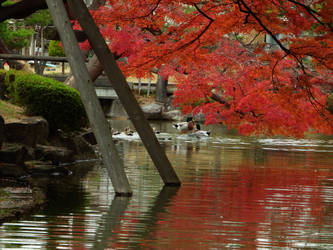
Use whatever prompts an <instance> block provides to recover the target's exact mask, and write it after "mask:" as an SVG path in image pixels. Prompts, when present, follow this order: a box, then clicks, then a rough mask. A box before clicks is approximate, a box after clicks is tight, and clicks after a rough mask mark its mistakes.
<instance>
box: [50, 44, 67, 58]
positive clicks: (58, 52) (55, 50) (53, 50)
mask: <svg viewBox="0 0 333 250" xmlns="http://www.w3.org/2000/svg"><path fill="white" fill-rule="evenodd" d="M49 56H65V53H64V50H63V48H62V47H61V46H60V41H55V40H51V41H50V44H49Z"/></svg>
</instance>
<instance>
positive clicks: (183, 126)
mask: <svg viewBox="0 0 333 250" xmlns="http://www.w3.org/2000/svg"><path fill="white" fill-rule="evenodd" d="M172 126H173V127H174V128H175V129H177V130H179V131H180V132H182V133H183V134H186V133H187V132H189V131H192V130H193V128H194V121H193V117H188V118H187V119H186V122H180V123H175V124H173V125H172Z"/></svg>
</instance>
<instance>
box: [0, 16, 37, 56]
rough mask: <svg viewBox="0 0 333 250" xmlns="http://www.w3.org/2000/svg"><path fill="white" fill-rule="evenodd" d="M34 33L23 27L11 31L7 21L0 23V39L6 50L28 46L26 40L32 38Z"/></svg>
mask: <svg viewBox="0 0 333 250" xmlns="http://www.w3.org/2000/svg"><path fill="white" fill-rule="evenodd" d="M33 33H34V31H33V30H32V29H26V28H24V27H18V28H16V29H13V28H11V27H10V25H9V23H8V21H5V22H2V23H0V37H1V38H2V39H3V41H4V43H5V44H6V46H7V47H8V49H10V50H13V49H21V48H23V47H25V46H27V45H28V43H29V40H28V38H29V37H31V36H32V34H33Z"/></svg>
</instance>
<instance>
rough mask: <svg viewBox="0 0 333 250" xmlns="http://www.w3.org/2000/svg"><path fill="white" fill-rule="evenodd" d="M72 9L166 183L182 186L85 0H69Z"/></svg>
mask: <svg viewBox="0 0 333 250" xmlns="http://www.w3.org/2000/svg"><path fill="white" fill-rule="evenodd" d="M68 3H69V4H70V7H71V10H72V12H73V13H74V15H75V16H76V18H77V19H78V21H79V23H80V25H81V27H82V29H83V30H84V32H85V33H86V35H87V37H88V40H89V42H90V45H91V47H92V48H93V50H94V52H95V54H96V55H97V57H98V60H99V61H100V62H101V64H102V65H103V68H104V71H105V73H106V75H107V77H108V79H109V81H110V82H111V84H112V86H113V88H114V89H115V91H116V93H117V95H118V97H119V99H120V101H121V103H122V104H123V106H124V108H125V110H126V112H127V114H128V116H129V118H130V119H131V121H132V123H133V125H134V127H135V129H136V130H137V131H138V133H139V135H140V137H141V140H142V142H143V144H144V145H145V147H146V149H147V151H148V153H149V154H150V157H151V159H152V160H153V162H154V164H155V167H156V168H157V170H158V171H159V174H160V176H161V178H162V179H163V181H164V183H165V184H166V185H175V186H179V185H180V180H179V179H178V176H177V174H176V172H175V171H174V169H173V168H172V166H171V163H170V161H169V159H168V157H167V156H166V154H165V152H164V151H163V149H162V147H161V145H160V144H159V142H158V140H157V138H156V136H155V134H154V132H153V130H152V128H151V127H150V125H149V123H148V121H147V119H146V118H145V116H144V113H143V111H142V110H141V108H140V106H139V104H138V102H137V101H136V99H135V97H134V95H133V93H132V92H131V90H130V88H129V86H128V84H127V83H126V79H125V77H124V75H123V73H122V72H121V71H120V69H119V67H118V65H117V63H116V61H115V59H114V57H113V55H112V53H111V52H110V50H109V48H108V46H107V44H106V43H105V41H104V38H103V37H102V35H101V33H100V32H99V29H98V27H97V26H96V24H95V22H94V20H93V18H92V17H91V15H90V13H89V10H88V8H87V6H86V5H85V3H84V2H83V1H82V0H69V1H68Z"/></svg>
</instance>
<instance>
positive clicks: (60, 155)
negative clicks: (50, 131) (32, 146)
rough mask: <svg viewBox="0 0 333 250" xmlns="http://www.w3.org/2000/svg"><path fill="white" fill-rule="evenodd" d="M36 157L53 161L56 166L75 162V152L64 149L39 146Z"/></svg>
mask: <svg viewBox="0 0 333 250" xmlns="http://www.w3.org/2000/svg"><path fill="white" fill-rule="evenodd" d="M35 155H36V159H43V161H51V162H52V163H53V164H55V165H58V164H59V163H69V162H73V161H74V152H73V151H72V150H69V149H67V148H63V147H55V146H47V145H37V146H36V150H35Z"/></svg>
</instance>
